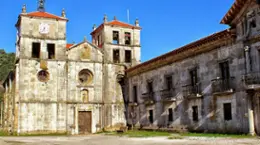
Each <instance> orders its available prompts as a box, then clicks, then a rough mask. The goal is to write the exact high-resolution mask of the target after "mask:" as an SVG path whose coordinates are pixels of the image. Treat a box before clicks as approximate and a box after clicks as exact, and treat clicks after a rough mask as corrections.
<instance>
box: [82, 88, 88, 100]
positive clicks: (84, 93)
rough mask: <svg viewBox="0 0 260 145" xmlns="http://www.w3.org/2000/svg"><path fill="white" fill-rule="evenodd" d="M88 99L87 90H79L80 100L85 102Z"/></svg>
mask: <svg viewBox="0 0 260 145" xmlns="http://www.w3.org/2000/svg"><path fill="white" fill-rule="evenodd" d="M88 99H89V96H88V90H86V89H84V90H82V91H81V100H82V102H83V103H87V102H88Z"/></svg>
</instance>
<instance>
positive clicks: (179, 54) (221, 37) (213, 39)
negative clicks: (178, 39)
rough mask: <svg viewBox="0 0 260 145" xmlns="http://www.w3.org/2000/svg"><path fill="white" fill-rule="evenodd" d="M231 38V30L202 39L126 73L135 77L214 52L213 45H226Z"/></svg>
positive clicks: (130, 69)
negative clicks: (191, 57) (203, 53)
mask: <svg viewBox="0 0 260 145" xmlns="http://www.w3.org/2000/svg"><path fill="white" fill-rule="evenodd" d="M229 38H231V31H230V30H229V29H227V30H223V31H220V32H217V33H214V34H212V35H210V36H207V37H205V38H202V39H200V40H198V41H195V42H192V43H190V44H187V45H185V46H183V47H180V48H177V49H175V50H173V51H171V52H168V53H166V54H163V55H161V56H158V57H156V58H153V59H151V60H149V61H146V62H144V63H141V64H139V65H137V66H134V67H132V68H129V69H127V70H126V72H127V73H128V76H133V75H136V74H139V73H142V72H147V71H150V70H152V69H155V68H158V67H162V66H165V65H167V64H171V63H173V62H176V61H179V60H182V59H185V58H187V57H190V56H194V55H196V54H199V53H202V52H205V51H209V50H210V49H211V50H212V49H214V48H216V46H214V45H213V43H216V44H217V42H220V43H225V40H230V39H229ZM218 45H219V44H218ZM205 46H206V47H205ZM202 48H203V49H202ZM206 49H207V50H206Z"/></svg>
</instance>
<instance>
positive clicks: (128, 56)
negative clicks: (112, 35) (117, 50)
mask: <svg viewBox="0 0 260 145" xmlns="http://www.w3.org/2000/svg"><path fill="white" fill-rule="evenodd" d="M131 59H132V54H131V50H125V62H126V63H131Z"/></svg>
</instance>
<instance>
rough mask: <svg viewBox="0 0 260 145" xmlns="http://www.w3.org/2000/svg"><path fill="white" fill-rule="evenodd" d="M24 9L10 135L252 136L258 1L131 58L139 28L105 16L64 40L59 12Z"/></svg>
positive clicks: (8, 103) (8, 99)
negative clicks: (84, 33)
mask: <svg viewBox="0 0 260 145" xmlns="http://www.w3.org/2000/svg"><path fill="white" fill-rule="evenodd" d="M41 2H43V0H40V3H39V8H38V11H37V12H32V13H27V12H26V7H23V10H22V13H21V14H20V15H19V18H18V22H17V24H16V27H17V30H18V33H17V42H16V46H17V49H16V67H15V69H14V70H13V71H12V72H10V73H9V75H8V77H7V78H6V80H5V81H4V83H3V86H4V87H5V96H4V109H3V117H1V118H3V119H2V124H3V127H4V128H5V129H6V130H8V131H11V132H16V133H39V132H40V133H42V132H47V133H48V132H67V133H70V134H79V133H95V132H97V131H101V130H103V129H106V130H115V129H118V128H119V127H120V126H125V125H132V126H135V127H139V128H142V129H163V130H180V129H183V128H184V129H188V130H190V131H196V132H214V133H250V134H252V135H254V134H255V133H257V134H258V135H259V134H260V123H259V121H260V93H259V90H260V89H259V88H260V87H259V86H260V42H259V41H260V5H259V2H258V1H257V0H235V2H234V4H233V5H232V7H231V9H230V10H229V11H228V13H227V14H226V15H225V16H224V18H223V19H222V21H221V23H222V24H226V25H229V26H230V28H229V29H227V30H223V31H221V32H217V33H214V34H212V35H210V36H207V37H205V38H202V39H200V40H198V41H195V42H192V43H190V44H187V45H185V46H183V47H180V48H177V49H175V50H173V51H171V52H169V53H166V54H164V55H161V56H158V57H156V58H154V59H151V60H149V61H147V62H144V63H140V55H141V54H140V49H141V47H140V31H141V28H140V26H139V22H138V20H136V22H135V24H134V25H130V24H126V23H123V22H120V21H118V20H116V18H114V20H113V21H108V20H107V17H106V16H104V20H103V23H102V24H101V25H100V26H98V27H96V26H95V25H94V26H93V32H91V36H92V42H91V43H90V42H88V41H87V40H86V39H84V40H83V42H81V43H78V44H68V43H67V41H66V25H67V22H68V19H67V18H66V16H65V11H62V15H61V16H55V15H53V14H50V13H47V12H45V11H44V5H43V4H44V3H41Z"/></svg>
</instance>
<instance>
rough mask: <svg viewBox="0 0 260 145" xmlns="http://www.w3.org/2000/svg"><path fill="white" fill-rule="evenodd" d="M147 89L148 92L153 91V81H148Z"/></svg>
mask: <svg viewBox="0 0 260 145" xmlns="http://www.w3.org/2000/svg"><path fill="white" fill-rule="evenodd" d="M148 91H149V93H152V92H153V82H148Z"/></svg>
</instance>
